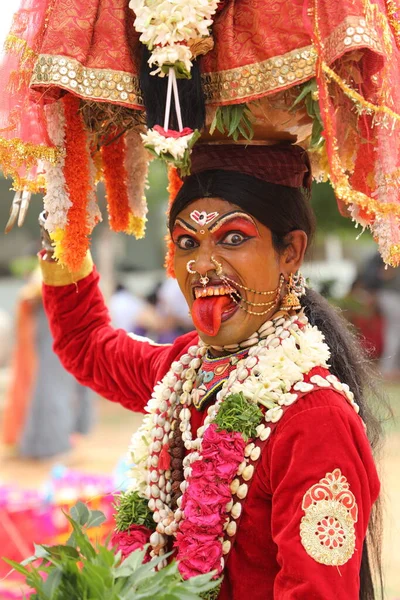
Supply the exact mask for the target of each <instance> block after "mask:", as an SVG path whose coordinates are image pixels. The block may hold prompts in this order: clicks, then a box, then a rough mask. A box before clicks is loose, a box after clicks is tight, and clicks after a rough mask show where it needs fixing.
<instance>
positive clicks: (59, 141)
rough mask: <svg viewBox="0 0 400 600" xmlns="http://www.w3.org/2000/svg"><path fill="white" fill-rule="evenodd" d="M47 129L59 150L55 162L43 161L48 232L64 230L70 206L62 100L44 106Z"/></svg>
mask: <svg viewBox="0 0 400 600" xmlns="http://www.w3.org/2000/svg"><path fill="white" fill-rule="evenodd" d="M46 117H47V131H48V134H49V137H50V140H51V141H52V143H53V144H54V145H55V146H56V147H57V148H58V149H59V150H60V153H59V159H58V161H57V163H56V164H52V163H50V162H48V161H46V162H45V170H46V194H45V196H44V198H43V205H44V210H45V211H46V213H47V218H46V229H47V231H48V232H49V233H50V234H53V233H55V232H56V231H57V230H64V229H65V228H66V226H67V217H68V211H69V209H70V208H71V206H72V202H71V200H70V197H69V194H68V192H67V189H66V185H65V175H64V166H65V114H64V105H63V103H62V102H53V103H51V104H48V105H47V107H46Z"/></svg>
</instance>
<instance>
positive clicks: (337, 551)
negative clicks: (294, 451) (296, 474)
mask: <svg viewBox="0 0 400 600" xmlns="http://www.w3.org/2000/svg"><path fill="white" fill-rule="evenodd" d="M302 509H303V510H304V512H305V515H304V517H303V518H302V520H301V523H300V537H301V543H302V544H303V546H304V548H305V550H306V552H307V554H309V555H310V556H311V557H312V558H313V559H314V560H315V561H317V562H319V563H322V564H324V565H343V564H344V563H346V562H347V561H348V560H349V559H350V558H351V557H352V556H353V553H354V550H355V544H356V536H355V527H354V524H355V523H356V522H357V515H358V508H357V504H356V499H355V497H354V495H353V494H352V492H351V491H350V486H349V484H348V482H347V479H346V477H344V475H342V473H341V471H340V469H335V470H334V471H333V472H332V473H327V474H326V475H325V477H323V478H322V479H320V481H319V482H318V483H316V484H315V485H313V486H312V487H311V488H310V489H309V490H308V491H307V492H306V494H305V495H304V497H303V503H302Z"/></svg>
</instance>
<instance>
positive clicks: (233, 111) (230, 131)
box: [210, 104, 254, 142]
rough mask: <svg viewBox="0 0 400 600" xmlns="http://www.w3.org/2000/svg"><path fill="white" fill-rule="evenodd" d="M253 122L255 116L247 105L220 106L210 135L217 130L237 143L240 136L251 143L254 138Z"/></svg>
mask: <svg viewBox="0 0 400 600" xmlns="http://www.w3.org/2000/svg"><path fill="white" fill-rule="evenodd" d="M252 120H253V114H252V112H251V110H250V109H249V107H248V105H247V104H232V105H229V106H219V107H218V108H217V110H216V111H215V115H214V118H213V120H212V123H211V126H210V135H213V133H214V132H215V130H216V129H217V130H218V131H219V132H220V133H222V134H226V135H227V137H231V138H233V139H234V141H235V142H237V140H238V139H239V137H240V136H242V138H244V139H245V140H248V141H250V140H251V139H252V138H253V136H254V131H253V125H252Z"/></svg>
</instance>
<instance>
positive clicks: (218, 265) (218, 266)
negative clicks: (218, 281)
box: [211, 256, 222, 275]
mask: <svg viewBox="0 0 400 600" xmlns="http://www.w3.org/2000/svg"><path fill="white" fill-rule="evenodd" d="M211 262H212V263H213V265H214V266H215V273H216V274H217V275H221V273H222V264H221V263H220V262H218V261H217V259H216V258H214V257H213V256H211Z"/></svg>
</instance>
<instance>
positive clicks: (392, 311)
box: [0, 0, 400, 600]
mask: <svg viewBox="0 0 400 600" xmlns="http://www.w3.org/2000/svg"><path fill="white" fill-rule="evenodd" d="M17 4H18V2H16V1H15V0H13V2H9V3H8V5H7V6H2V7H0V42H1V43H2V40H3V39H4V38H5V36H6V33H7V31H8V27H9V24H10V20H11V16H12V12H13V10H15V9H16V8H17V6H16V5H17ZM0 93H1V92H0ZM166 180H167V178H166V171H165V167H164V165H163V164H161V163H159V162H156V161H154V162H153V163H152V165H151V173H150V189H149V190H148V194H147V198H148V204H149V215H148V232H147V235H146V238H145V239H144V240H141V241H135V240H133V239H131V238H129V237H128V236H123V235H122V234H119V235H117V234H115V233H113V232H111V231H110V230H109V228H108V224H107V222H106V216H104V218H105V222H103V223H101V224H100V225H98V226H97V227H96V229H95V232H94V235H93V240H92V254H93V257H94V260H95V262H96V265H97V268H98V270H99V272H100V275H101V286H102V290H103V293H104V295H105V298H106V301H107V303H108V306H109V309H110V313H111V317H112V320H113V323H114V325H115V326H116V327H122V328H124V329H126V330H127V331H133V332H135V333H139V334H142V335H146V336H149V337H151V338H153V339H154V340H156V341H158V342H169V341H172V340H173V339H174V338H175V337H176V336H177V335H180V334H181V333H183V332H185V331H187V330H189V329H191V328H192V325H191V323H190V320H189V318H188V317H187V316H186V315H187V309H186V308H185V306H186V305H185V302H184V300H183V297H182V296H181V294H180V291H179V289H178V287H177V284H176V282H175V281H174V280H166V279H165V274H164V270H163V261H164V253H165V244H164V236H165V233H166V206H167V193H166V185H167V181H166ZM12 197H13V192H12V191H10V182H9V181H7V180H5V179H4V178H3V177H2V176H1V173H0V230H1V231H2V230H3V229H4V226H5V224H6V222H7V219H8V213H9V206H10V204H11V201H12ZM312 203H313V207H314V210H315V213H316V216H317V223H318V227H317V236H316V239H315V241H314V244H313V247H312V248H311V250H310V252H309V255H308V258H307V263H306V265H305V267H304V269H303V271H304V274H305V276H306V277H307V278H308V279H309V282H310V285H311V286H312V287H314V288H316V289H317V290H319V291H320V292H321V293H322V294H323V295H324V296H326V297H327V298H328V299H329V300H330V301H331V302H332V303H333V304H335V305H336V306H338V307H340V308H341V309H342V310H343V311H344V316H345V317H346V319H348V321H349V322H350V323H351V324H352V325H353V326H354V327H355V328H356V329H357V331H358V333H359V335H360V338H361V342H362V344H363V345H364V346H365V348H366V349H367V350H368V352H369V354H370V356H371V369H373V370H374V372H376V381H377V385H378V387H379V388H381V389H382V392H383V393H384V394H385V395H386V396H387V398H388V400H389V404H390V406H391V409H392V412H393V416H392V417H390V418H389V415H388V413H387V411H385V410H383V411H380V408H381V407H379V406H377V407H376V409H377V411H378V412H379V411H380V412H381V414H382V418H383V419H384V430H385V444H384V448H383V452H382V458H381V466H380V469H381V476H382V482H383V495H384V504H385V532H384V536H385V537H384V565H385V581H386V583H385V591H386V598H388V599H389V600H395V599H397V600H399V599H400V541H399V540H400V518H399V516H398V515H399V512H400V478H399V476H398V474H399V472H400V420H399V417H400V272H399V270H398V269H397V270H396V269H385V267H384V265H383V263H382V261H381V260H380V258H379V255H378V254H377V252H376V247H375V244H374V242H373V240H372V239H371V236H370V235H369V233H368V232H362V231H361V230H360V229H358V230H356V229H355V228H354V224H353V223H352V222H351V221H350V220H349V219H345V218H343V217H342V216H341V215H340V213H339V211H338V209H337V206H336V201H335V198H334V196H333V193H332V190H331V188H330V186H329V185H328V184H315V185H314V189H313V198H312ZM99 204H100V207H101V208H102V212H103V215H106V211H105V199H104V190H103V189H101V188H99ZM41 206H42V203H41V198H40V197H36V198H34V199H33V200H32V203H31V206H30V209H29V213H28V217H27V220H26V223H25V224H24V226H23V227H22V228H21V229H17V228H16V229H14V230H13V231H12V232H11V233H9V234H8V235H7V236H6V235H4V234H3V233H0V432H1V438H0V439H1V442H0V548H1V551H0V556H9V557H12V558H14V559H15V560H23V559H24V558H26V557H27V556H29V555H30V554H31V550H32V547H31V543H32V542H33V541H36V542H43V541H46V540H50V539H51V540H52V541H53V542H54V540H55V539H58V540H59V541H60V542H62V541H64V540H65V539H66V535H67V533H66V529H65V526H64V521H63V519H62V518H61V519H60V515H61V513H60V508H62V507H64V508H68V507H69V506H70V505H71V504H73V503H74V502H75V501H76V500H77V499H78V498H81V499H84V500H90V501H91V504H92V505H94V506H95V507H98V508H101V509H102V510H104V511H105V512H106V513H107V515H108V516H109V517H110V518H109V523H110V522H111V515H112V512H113V509H112V498H111V492H113V491H116V490H118V489H123V488H124V485H125V484H126V474H127V464H126V462H125V453H126V450H127V447H128V444H129V441H130V437H131V435H132V433H133V432H134V431H135V429H136V428H137V427H138V425H139V423H140V419H141V417H140V415H137V414H134V413H128V412H126V411H125V410H124V409H122V408H121V407H119V406H118V405H114V404H113V403H110V402H107V401H105V400H103V399H102V398H99V397H96V396H95V395H94V394H93V393H92V392H90V391H89V390H87V389H85V388H82V387H81V386H79V385H78V384H76V383H75V382H74V380H73V379H72V378H71V377H70V376H69V375H68V374H66V373H65V372H64V371H63V369H62V367H61V366H60V364H59V362H58V359H57V358H56V357H55V356H54V355H53V353H52V350H51V338H50V333H49V331H48V328H47V324H46V319H45V317H44V313H43V309H42V304H41V294H40V281H39V278H38V275H37V272H36V271H35V268H36V264H37V259H36V253H37V252H38V250H39V228H38V224H37V219H38V215H39V212H40V211H41ZM356 238H358V239H356ZM7 572H8V567H7V566H6V565H5V563H3V562H2V561H1V560H0V600H2V599H4V600H5V599H12V598H13V599H15V600H17V599H18V598H22V597H23V590H22V588H21V585H20V583H19V582H18V581H15V579H13V578H12V577H11V578H10V577H8V578H6V579H2V578H4V576H5V575H6V574H7Z"/></svg>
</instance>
